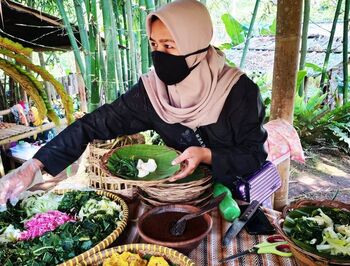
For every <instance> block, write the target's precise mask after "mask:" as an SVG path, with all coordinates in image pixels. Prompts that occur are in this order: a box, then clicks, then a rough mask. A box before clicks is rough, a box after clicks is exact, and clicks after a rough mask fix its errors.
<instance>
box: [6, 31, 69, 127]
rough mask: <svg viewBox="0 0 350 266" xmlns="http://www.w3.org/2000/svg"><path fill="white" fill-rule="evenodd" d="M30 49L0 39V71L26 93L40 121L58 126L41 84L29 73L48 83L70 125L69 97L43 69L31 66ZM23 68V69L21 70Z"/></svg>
mask: <svg viewBox="0 0 350 266" xmlns="http://www.w3.org/2000/svg"><path fill="white" fill-rule="evenodd" d="M31 53H32V49H29V48H24V47H23V46H22V45H21V44H18V43H15V42H13V41H11V40H8V39H6V38H2V37H0V54H2V55H3V57H2V58H0V69H1V70H2V71H4V73H6V74H7V75H8V76H10V77H11V78H12V79H13V80H14V81H16V82H17V83H19V85H20V86H21V87H22V88H23V89H24V90H25V91H26V92H27V94H28V95H29V97H30V98H31V100H32V101H33V102H34V104H35V106H36V107H37V108H38V110H39V115H40V118H41V119H44V118H45V116H47V117H48V118H49V119H50V120H51V121H53V122H54V123H55V124H57V125H58V124H59V118H58V116H57V114H56V113H55V111H54V110H53V108H52V106H51V104H50V102H49V100H48V96H47V92H46V90H45V89H44V87H43V85H42V83H41V82H40V81H39V80H38V79H37V78H36V77H34V75H33V74H32V73H31V72H33V73H36V74H38V75H40V76H41V78H42V79H43V80H44V81H47V82H50V83H51V84H52V85H53V87H54V88H55V90H56V91H57V94H58V95H59V96H60V97H61V99H62V103H63V106H64V109H65V113H66V118H67V123H68V124H71V123H72V122H73V120H74V118H73V104H72V100H71V98H70V96H69V95H68V94H67V93H66V91H65V90H64V88H63V85H62V84H61V83H59V82H58V81H57V80H56V79H55V78H54V77H53V76H52V75H51V74H50V73H49V72H47V71H46V70H45V69H44V68H42V67H40V66H37V65H35V64H33V63H32V62H31V60H30V58H29V56H30V55H31ZM23 67H25V68H26V69H25V68H23Z"/></svg>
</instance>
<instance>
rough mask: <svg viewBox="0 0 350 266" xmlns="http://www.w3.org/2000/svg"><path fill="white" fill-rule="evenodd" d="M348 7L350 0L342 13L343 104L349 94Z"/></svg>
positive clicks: (346, 0)
mask: <svg viewBox="0 0 350 266" xmlns="http://www.w3.org/2000/svg"><path fill="white" fill-rule="evenodd" d="M349 6H350V0H345V12H344V31H343V84H344V86H343V95H344V100H343V104H346V103H347V102H348V92H349V85H348V84H349V77H348V62H349V55H348V38H349V37H348V34H349V33H348V30H349Z"/></svg>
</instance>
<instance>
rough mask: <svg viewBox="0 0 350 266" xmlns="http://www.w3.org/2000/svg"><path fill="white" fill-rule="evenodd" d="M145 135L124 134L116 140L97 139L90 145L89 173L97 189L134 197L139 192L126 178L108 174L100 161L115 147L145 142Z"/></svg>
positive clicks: (91, 182) (91, 183)
mask: <svg viewBox="0 0 350 266" xmlns="http://www.w3.org/2000/svg"><path fill="white" fill-rule="evenodd" d="M144 143H145V137H144V136H143V135H142V134H134V135H129V136H122V137H119V138H117V139H115V140H109V141H104V142H101V141H95V142H93V143H91V144H90V145H89V157H88V160H89V166H88V169H87V170H88V174H89V181H90V186H91V187H93V188H96V189H103V190H108V191H111V192H116V193H118V194H121V195H124V196H127V197H129V198H133V197H134V196H135V195H136V194H137V187H136V186H134V185H132V184H129V183H125V182H124V180H120V179H116V178H114V177H113V176H110V175H108V174H106V173H105V172H104V171H103V170H102V169H101V166H100V161H101V158H102V156H103V155H104V154H105V153H108V152H109V151H110V150H111V149H114V148H115V147H122V146H125V145H129V144H144Z"/></svg>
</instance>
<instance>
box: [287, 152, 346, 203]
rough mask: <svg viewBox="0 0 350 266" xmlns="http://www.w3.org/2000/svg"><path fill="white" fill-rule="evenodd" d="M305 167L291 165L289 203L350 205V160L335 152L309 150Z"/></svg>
mask: <svg viewBox="0 0 350 266" xmlns="http://www.w3.org/2000/svg"><path fill="white" fill-rule="evenodd" d="M304 151H305V157H306V163H305V164H300V163H296V162H293V161H292V164H291V175H290V181H289V199H290V201H293V200H296V199H300V198H310V199H332V198H333V197H336V198H335V199H336V200H340V201H343V202H348V203H350V156H349V155H347V154H345V153H343V152H341V151H339V150H338V149H336V148H326V147H309V148H307V149H305V150H304Z"/></svg>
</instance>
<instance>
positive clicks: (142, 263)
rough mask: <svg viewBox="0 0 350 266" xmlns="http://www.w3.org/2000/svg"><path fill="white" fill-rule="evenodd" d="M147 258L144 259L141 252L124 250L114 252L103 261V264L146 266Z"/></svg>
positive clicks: (109, 265)
mask: <svg viewBox="0 0 350 266" xmlns="http://www.w3.org/2000/svg"><path fill="white" fill-rule="evenodd" d="M146 265H147V260H143V259H142V258H141V257H140V255H139V254H134V253H130V252H127V251H124V252H123V253H122V254H118V253H114V254H113V255H112V256H111V257H110V258H109V259H106V260H105V261H104V262H103V266H146Z"/></svg>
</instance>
